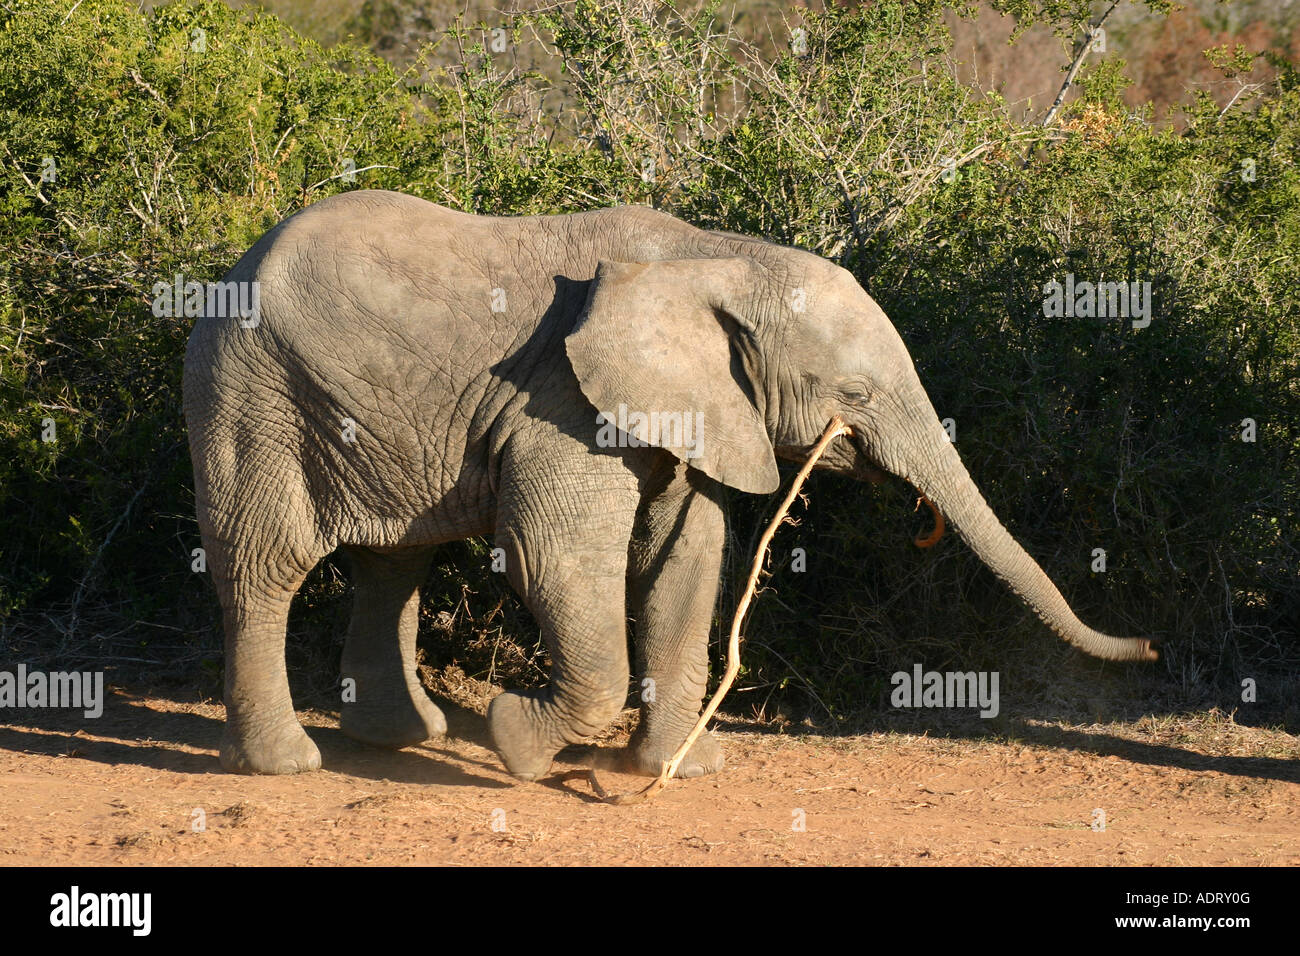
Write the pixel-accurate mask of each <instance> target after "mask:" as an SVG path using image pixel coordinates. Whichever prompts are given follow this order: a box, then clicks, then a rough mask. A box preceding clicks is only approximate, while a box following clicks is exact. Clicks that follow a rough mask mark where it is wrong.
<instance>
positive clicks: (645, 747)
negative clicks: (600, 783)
mask: <svg viewBox="0 0 1300 956" xmlns="http://www.w3.org/2000/svg"><path fill="white" fill-rule="evenodd" d="M679 746H681V743H680V740H679V742H678V743H677V744H674V745H672V746H669V745H667V744H666V743H665V742H664V740H663V739H648V740H644V739H643V740H633V741H632V743H631V744H629V745H628V750H627V762H628V769H629V770H630V771H631V772H632V773H639V774H642V775H643V776H646V777H657V776H659V774H660V773H661V772H662V768H663V765H664V764H665V763H666V762H667V761H669V760H672V759H673V754H675V753H676V752H677V748H678V747H679ZM725 763H726V758H725V757H724V756H723V753H722V744H721V742H719V740H718V738H717V737H715V736H713V734H711V733H708V732H705V733H702V734H700V736H699V737H698V738H697V739H696V741H695V743H693V744H691V749H690V750H688V751H686V756H685V757H683V758H682V762H681V763H680V764H679V765H678V767H677V772H676V773H675V774H673V776H675V777H703V776H704V775H705V774H709V773H717V772H718V771H719V770H721V769H722V767H723V764H725Z"/></svg>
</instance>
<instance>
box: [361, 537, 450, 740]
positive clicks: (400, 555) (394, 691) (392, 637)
mask: <svg viewBox="0 0 1300 956" xmlns="http://www.w3.org/2000/svg"><path fill="white" fill-rule="evenodd" d="M347 551H348V556H349V558H350V559H351V564H352V584H353V588H354V591H355V597H354V599H353V600H354V603H353V606H352V621H351V623H350V624H349V625H348V636H347V642H346V643H345V644H344V646H343V668H342V669H343V680H344V682H345V683H344V685H343V704H342V709H341V717H340V721H339V723H340V726H341V727H342V729H343V732H344V733H345V734H347V735H348V736H349V737H353V738H355V739H357V740H362V741H365V742H366V743H368V744H376V745H378V746H380V747H393V748H401V747H409V746H411V745H413V744H418V743H421V742H422V741H425V740H428V739H429V738H431V737H440V736H442V735H443V734H445V733H446V732H447V722H446V720H445V719H444V718H443V715H442V711H441V710H439V709H438V707H437V705H435V704H434V703H433V701H431V700H430V699H429V696H428V695H427V694H426V693H425V692H424V688H423V687H422V686H421V685H420V678H419V675H418V674H417V673H416V668H415V638H416V631H417V629H418V620H419V610H420V592H419V588H420V584H421V583H422V582H423V581H424V576H425V574H426V572H427V571H428V569H429V561H430V558H431V555H432V549H430V548H406V549H403V550H400V551H391V552H380V551H372V550H370V549H369V548H348V549H347ZM348 682H351V683H348Z"/></svg>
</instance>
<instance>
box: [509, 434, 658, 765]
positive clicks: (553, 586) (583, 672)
mask: <svg viewBox="0 0 1300 956" xmlns="http://www.w3.org/2000/svg"><path fill="white" fill-rule="evenodd" d="M567 444H568V440H567V439H566V438H565V437H564V436H562V435H557V436H555V437H554V438H553V439H552V440H551V441H550V442H549V446H550V447H549V448H548V450H547V451H546V452H545V453H540V452H539V453H537V454H535V455H532V456H529V455H520V456H518V457H515V456H511V455H508V456H507V459H508V463H507V466H506V467H505V469H503V470H504V475H503V480H502V485H503V487H502V494H501V499H500V500H501V504H500V506H499V508H498V518H497V533H496V544H497V546H498V547H501V548H503V549H504V550H505V561H506V568H507V573H508V575H509V577H510V583H511V584H512V585H513V586H514V588H515V590H516V591H518V592H519V594H520V596H521V597H522V598H523V599H524V602H525V603H526V604H527V605H528V607H529V609H530V610H531V611H532V612H533V616H534V617H535V618H536V619H537V623H538V624H539V625H540V626H541V629H542V638H543V640H544V641H545V642H546V647H547V650H548V651H549V652H550V655H551V681H550V684H549V685H548V686H547V687H546V688H544V689H543V690H540V691H527V692H517V691H506V692H505V693H503V694H501V695H499V696H498V697H497V698H496V699H494V700H493V701H492V704H491V707H490V708H489V710H488V724H489V726H490V728H491V731H492V739H493V743H494V744H495V745H496V748H497V751H498V753H500V754H501V759H502V760H503V761H504V762H505V765H506V769H508V770H509V771H510V772H511V773H512V774H513V775H514V776H516V777H518V778H519V779H521V780H536V779H537V778H538V777H541V776H542V775H543V774H545V773H546V772H547V770H549V769H550V766H551V761H552V759H553V758H554V757H555V755H556V753H558V752H559V751H560V750H561V749H562V748H563V747H564V746H565V745H567V744H573V743H580V742H582V741H583V740H585V739H586V738H588V737H591V736H592V735H594V734H597V733H600V732H601V731H602V730H604V729H605V728H606V727H608V726H609V724H610V723H611V722H612V721H613V719H614V718H615V717H617V716H618V713H619V711H620V710H622V708H623V704H624V702H625V701H626V700H627V689H628V661H627V610H626V606H627V602H626V586H627V584H626V581H627V551H628V540H629V539H630V538H631V535H632V525H633V521H634V519H635V516H636V509H637V505H638V503H639V501H640V492H639V489H638V487H637V482H636V479H635V477H634V476H633V475H632V474H631V473H630V472H629V471H628V470H627V468H626V467H625V466H624V465H623V464H622V462H621V461H620V460H619V459H618V458H616V457H613V456H609V457H605V456H593V455H590V454H589V453H588V452H587V451H586V449H585V448H581V447H575V449H574V454H573V456H572V457H568V456H566V454H565V452H566V450H567V448H566V445H567Z"/></svg>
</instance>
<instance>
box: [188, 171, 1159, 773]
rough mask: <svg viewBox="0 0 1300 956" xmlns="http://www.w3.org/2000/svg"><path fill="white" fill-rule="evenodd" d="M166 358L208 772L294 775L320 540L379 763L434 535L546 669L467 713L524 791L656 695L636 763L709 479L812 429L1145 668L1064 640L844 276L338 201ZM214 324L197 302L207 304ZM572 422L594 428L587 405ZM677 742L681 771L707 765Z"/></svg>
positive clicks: (606, 214)
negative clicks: (211, 599)
mask: <svg viewBox="0 0 1300 956" xmlns="http://www.w3.org/2000/svg"><path fill="white" fill-rule="evenodd" d="M225 282H226V283H241V284H242V283H252V284H254V285H253V288H254V289H256V290H257V292H258V294H257V296H256V297H255V301H258V303H259V304H258V309H257V315H256V316H253V317H251V318H250V315H249V314H247V313H242V316H243V317H242V318H238V319H237V318H236V317H233V316H232V315H229V314H225V312H226V310H222V309H220V308H218V309H213V308H211V305H212V297H211V295H209V299H208V308H207V309H206V311H205V313H204V315H202V316H201V317H200V318H198V319H197V320H196V324H195V326H194V329H193V332H192V334H191V335H190V339H189V345H188V349H187V351H186V356H185V380H184V397H185V417H186V421H187V423H188V426H189V438H190V449H191V454H192V458H193V463H194V484H195V497H196V501H197V511H198V522H199V528H200V531H201V533H202V540H203V545H204V547H205V549H206V552H207V555H208V563H209V567H210V569H211V571H212V574H213V580H214V583H215V587H216V590H217V594H218V597H219V599H220V602H221V606H222V609H223V619H224V628H225V642H226V643H225V646H226V688H225V702H226V708H227V716H226V728H225V734H224V737H223V741H222V745H221V762H222V765H223V766H224V767H226V768H227V769H229V770H234V771H239V772H244V773H289V772H294V771H302V770H312V769H315V768H317V767H319V766H320V753H319V751H318V750H317V748H316V745H315V744H314V743H313V742H312V741H311V739H310V738H309V737H308V736H307V734H306V733H305V732H304V731H303V729H302V727H301V726H300V725H299V723H298V720H297V718H296V716H295V714H294V710H293V705H292V701H291V699H290V694H289V683H288V678H287V675H286V671H285V660H284V641H285V625H286V620H287V615H288V612H289V604H290V600H291V598H292V597H293V595H294V593H295V591H296V590H297V589H298V587H299V586H300V585H301V583H302V581H303V579H304V578H305V577H306V576H307V574H308V572H309V571H310V570H311V569H312V568H313V566H314V565H315V564H316V563H317V562H318V561H320V560H321V559H322V558H323V557H325V556H326V555H328V554H330V553H331V552H332V551H334V550H335V549H336V548H343V549H345V550H346V551H347V552H348V553H349V554H350V555H351V559H352V565H353V583H354V585H355V591H356V596H355V606H354V610H353V612H352V618H351V622H350V625H349V628H348V632H347V638H346V645H345V649H344V653H343V674H344V677H345V678H349V679H351V680H352V681H354V682H355V683H354V685H353V686H354V688H355V701H348V702H345V703H344V704H343V707H342V711H341V713H342V718H341V722H342V728H343V730H344V731H345V732H347V733H348V734H349V735H351V736H353V737H356V738H359V739H361V740H364V741H368V742H371V743H375V744H379V745H384V746H390V747H403V746H409V745H412V744H414V743H417V742H419V741H423V740H425V739H427V738H429V737H431V736H434V735H438V734H440V733H442V732H444V730H445V726H446V725H445V722H444V719H443V715H442V714H441V712H440V711H439V710H438V708H437V707H436V706H434V704H433V703H432V701H431V700H429V698H428V697H427V696H426V695H425V693H424V691H423V689H422V688H421V686H420V683H419V681H418V679H417V676H416V672H415V639H416V624H417V608H418V588H419V585H420V584H421V582H422V580H423V578H424V576H425V574H426V571H427V570H428V568H429V565H430V562H431V554H432V552H433V550H434V549H435V548H436V547H437V546H438V545H439V544H440V543H443V542H447V541H452V540H457V539H462V538H465V537H468V536H472V535H493V536H494V537H495V543H496V546H497V547H499V548H501V549H503V552H504V557H505V564H506V571H507V574H508V576H509V580H510V583H511V585H512V586H513V587H514V589H515V590H516V591H517V592H518V593H519V595H520V596H521V597H522V599H523V600H524V602H525V603H526V604H527V606H528V607H529V608H530V609H531V611H532V613H533V614H534V616H535V617H536V619H537V621H538V623H539V625H540V627H541V630H542V633H543V637H544V640H545V642H546V645H547V647H548V649H549V651H550V654H551V658H552V661H553V667H552V671H551V675H550V684H549V686H547V687H546V688H545V689H544V690H542V691H534V692H527V693H521V692H506V693H503V694H501V695H500V696H499V697H497V698H496V699H495V700H494V701H493V702H492V705H491V707H490V709H489V713H488V723H489V727H490V730H491V733H492V738H493V741H494V744H495V746H496V748H497V750H498V751H499V753H500V755H501V758H502V760H503V761H504V762H505V766H506V768H507V769H508V770H509V771H510V772H511V773H512V774H514V776H516V777H518V778H520V779H523V780H532V779H536V778H537V777H538V776H540V775H542V774H545V773H546V772H547V770H548V768H549V767H550V765H551V760H552V758H553V756H554V755H555V754H556V753H557V752H558V751H559V750H560V749H561V748H562V747H564V746H565V745H566V744H569V743H573V742H577V741H580V740H582V739H584V738H586V737H589V736H590V735H592V734H595V733H598V732H599V731H601V730H603V729H604V728H605V727H607V726H608V724H609V723H610V722H611V721H612V719H613V718H614V717H615V716H616V715H617V714H618V712H619V710H620V709H621V708H622V706H623V705H624V703H625V701H626V699H627V695H628V687H629V684H628V681H629V660H628V651H627V639H626V630H625V628H626V621H627V619H628V617H629V616H630V617H632V618H633V619H634V620H635V623H636V640H635V641H634V647H635V649H636V651H635V661H634V663H635V667H636V676H637V678H638V681H639V682H640V681H642V680H644V679H645V678H650V679H652V680H653V681H654V686H655V688H656V692H655V694H654V695H653V697H654V700H653V701H652V702H648V703H646V704H645V705H644V710H643V719H642V721H641V723H640V726H639V728H638V730H637V732H636V734H635V735H634V737H633V739H632V741H631V743H630V746H629V754H628V756H629V763H630V765H631V766H632V767H633V768H635V769H637V770H640V771H642V772H644V773H647V774H657V773H658V772H659V769H660V765H661V761H663V760H665V759H667V758H668V757H669V756H670V755H671V754H672V753H673V751H674V750H675V749H676V748H677V747H678V746H679V745H680V743H681V742H682V741H683V740H684V739H685V736H686V734H687V733H688V731H689V730H690V728H691V726H692V724H693V722H694V720H695V719H696V717H697V715H698V714H699V708H700V703H701V699H702V697H703V694H704V691H705V682H706V678H707V670H708V658H707V646H708V634H709V628H710V621H711V614H712V609H713V606H714V597H715V594H716V591H717V586H718V578H719V570H720V563H721V557H722V550H723V511H722V508H721V506H720V495H721V491H722V486H723V485H727V486H730V487H731V488H734V489H738V490H740V491H744V492H750V493H754V494H766V493H769V492H771V491H773V490H775V489H776V488H777V486H778V473H777V464H776V463H777V459H778V458H781V459H789V460H793V461H798V460H802V459H803V458H804V457H805V456H806V454H807V453H808V450H809V448H810V446H811V445H812V444H813V443H814V442H815V440H816V439H817V438H818V436H819V434H820V433H821V431H822V429H823V428H824V427H825V425H826V423H827V421H828V420H829V419H830V418H831V416H833V415H839V416H841V417H842V418H843V419H844V421H845V422H846V423H847V424H848V425H849V426H850V427H851V429H852V433H851V435H849V436H845V437H841V438H837V439H836V440H835V442H834V444H833V445H832V446H831V447H830V449H829V450H828V452H827V454H826V456H825V457H824V458H823V459H822V464H821V465H819V467H824V468H829V469H833V470H836V471H839V472H842V473H848V474H852V475H856V476H859V477H864V478H865V477H877V478H878V477H879V475H880V470H884V471H887V472H892V473H893V474H895V475H898V476H901V477H902V478H904V479H906V480H907V481H909V482H911V483H912V484H913V485H915V486H916V488H917V489H919V490H920V491H921V492H922V493H923V494H925V495H926V496H928V497H929V499H930V500H931V501H932V502H934V503H935V505H936V506H937V507H938V508H939V509H941V510H942V512H943V513H944V514H946V515H947V516H948V518H949V519H950V520H951V521H952V522H953V523H955V524H956V526H957V528H958V530H959V531H960V533H961V536H962V537H963V539H964V540H965V541H966V542H967V543H968V544H969V545H970V546H971V547H972V548H973V549H974V550H975V552H976V553H977V554H978V555H979V556H980V558H981V559H982V560H983V561H984V562H985V563H986V564H987V565H988V566H989V567H990V568H991V569H992V570H993V571H994V572H995V573H996V574H997V575H998V576H999V577H1001V578H1002V579H1003V580H1004V581H1005V582H1006V583H1007V584H1008V585H1010V587H1011V588H1012V589H1014V590H1015V591H1016V593H1017V594H1019V595H1020V596H1021V597H1022V598H1023V599H1024V600H1025V602H1026V603H1028V604H1029V605H1030V606H1031V607H1032V608H1033V609H1034V610H1035V611H1036V612H1037V613H1038V615H1039V616H1040V617H1041V618H1042V619H1043V620H1044V621H1045V622H1046V623H1047V624H1048V625H1049V626H1050V627H1051V628H1052V629H1053V630H1055V631H1056V632H1057V633H1058V634H1060V635H1061V636H1062V637H1064V638H1065V639H1066V640H1067V641H1069V642H1070V643H1071V644H1073V645H1075V646H1076V647H1078V648H1079V649H1081V650H1083V651H1086V652H1087V653H1089V654H1093V655H1096V656H1098V657H1103V658H1107V659H1111V660H1141V659H1151V658H1153V657H1154V652H1153V651H1152V650H1151V648H1150V645H1149V642H1148V641H1146V640H1140V639H1132V638H1128V639H1123V638H1116V637H1110V636H1108V635H1106V634H1102V633H1100V632H1098V631H1095V630H1092V629H1091V628H1089V627H1087V626H1085V625H1084V624H1083V623H1081V622H1080V621H1079V620H1078V618H1077V617H1075V615H1074V614H1073V612H1072V611H1071V610H1070V608H1069V606H1068V605H1067V604H1066V602H1065V600H1064V599H1063V598H1062V596H1061V594H1060V592H1059V591H1058V590H1057V589H1056V587H1055V586H1054V585H1053V584H1052V582H1051V581H1050V580H1049V579H1048V578H1047V576H1046V575H1045V574H1044V572H1043V571H1042V569H1041V568H1040V567H1039V566H1038V565H1037V564H1036V563H1035V562H1034V560H1033V559H1032V558H1031V557H1029V555H1028V554H1026V553H1025V551H1024V550H1023V549H1022V548H1021V547H1020V546H1019V545H1018V544H1017V543H1016V541H1015V540H1014V539H1013V538H1012V537H1011V535H1010V534H1009V533H1008V532H1007V531H1006V529H1005V528H1004V527H1003V526H1002V525H1001V524H1000V523H999V521H998V520H997V518H996V517H995V516H994V514H993V513H992V511H991V510H990V508H989V507H988V505H987V504H986V502H985V501H984V499H983V497H982V496H981V495H980V492H979V490H978V489H977V488H976V487H975V485H974V483H973V482H972V480H971V478H970V476H969V475H968V474H967V472H966V470H965V468H964V467H963V465H962V463H961V461H960V459H959V458H958V456H957V453H956V451H955V449H954V446H953V445H952V444H951V443H950V442H948V441H947V440H946V439H947V436H946V435H945V432H944V430H943V428H942V426H941V425H940V422H939V419H938V417H937V416H936V414H935V411H934V409H933V408H932V406H931V404H930V401H929V399H928V398H927V397H926V393H925V391H924V389H923V388H922V386H921V383H920V380H919V379H918V377H917V374H916V371H915V369H914V367H913V364H912V361H911V359H910V357H909V355H908V352H907V349H906V347H905V346H904V345H903V342H902V339H901V338H900V337H899V335H898V333H897V332H896V331H895V330H894V328H893V326H892V325H891V324H890V322H889V320H888V319H887V318H886V317H885V315H884V313H883V312H882V311H881V309H880V308H879V307H878V306H877V305H876V303H875V302H874V301H872V299H871V298H870V297H869V296H868V295H867V294H866V293H865V292H864V291H863V290H862V288H861V287H860V286H859V285H858V284H857V282H855V281H854V279H853V277H852V276H851V275H850V274H849V273H848V272H846V271H845V270H844V269H841V268H839V267H838V266H835V265H833V264H831V263H830V262H827V261H826V260H824V259H822V258H820V257H818V256H816V255H813V254H811V253H807V252H802V251H799V250H795V249H790V248H786V247H782V246H779V245H774V244H772V243H769V242H765V241H761V240H758V239H753V238H747V237H744V236H739V235H732V234H728V233H720V232H710V231H705V230H702V229H698V228H695V227H694V226H691V225H688V224H687V223H684V222H682V221H680V220H678V219H675V218H673V217H672V216H669V215H666V214H664V213H660V212H657V211H654V210H651V209H648V208H642V207H635V206H625V207H616V208H610V209H599V210H594V211H591V212H583V213H576V214H572V215H562V216H533V217H521V218H495V217H486V216H474V215H468V214H464V213H460V212H455V211H452V210H450V209H445V208H443V207H440V206H436V205H433V204H431V203H428V202H425V201H424V200H421V199H416V198H412V197H409V196H404V195H401V194H398V193H392V192H382V191H358V192H351V193H347V194H343V195H339V196H335V197H333V198H330V199H326V200H324V201H322V202H319V203H316V204H315V205H313V206H310V207H309V208H307V209H305V210H303V211H301V212H299V213H298V214H296V215H294V216H292V217H290V218H288V219H286V220H285V221H284V222H282V223H280V224H279V225H278V226H276V227H275V228H273V229H272V230H271V231H270V232H268V233H267V234H266V235H265V236H263V237H262V238H261V239H260V240H259V241H258V242H257V244H256V245H254V246H253V248H252V249H250V250H249V251H248V252H247V253H246V254H245V255H244V256H243V258H241V259H240V260H239V262H238V263H237V264H236V265H235V267H234V269H233V270H232V271H231V272H230V273H229V274H228V275H227V276H226V278H225ZM214 313H219V314H214ZM598 413H604V415H603V416H600V417H598ZM722 762H723V758H722V753H721V749H720V746H719V744H718V742H717V740H716V739H714V738H713V737H712V736H704V737H702V738H701V739H700V740H699V741H698V742H697V743H696V744H695V745H694V747H693V749H692V751H691V752H690V754H688V756H687V758H686V760H685V761H684V763H683V764H682V766H681V768H680V769H679V771H678V772H679V774H683V775H688V776H690V775H698V774H702V773H708V772H712V771H715V770H718V769H719V768H720V767H721V766H722Z"/></svg>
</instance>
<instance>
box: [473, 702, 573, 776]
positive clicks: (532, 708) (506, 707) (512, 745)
mask: <svg viewBox="0 0 1300 956" xmlns="http://www.w3.org/2000/svg"><path fill="white" fill-rule="evenodd" d="M541 703H542V700H541V698H540V696H539V695H536V694H518V693H515V692H514V691H506V692H505V693H504V694H499V695H498V696H497V697H496V698H495V699H494V700H493V701H492V703H491V705H489V707H488V715H487V719H488V728H489V729H490V730H491V731H492V743H493V746H495V747H496V749H497V753H499V754H500V755H501V760H502V762H503V763H505V765H506V769H507V770H509V771H510V773H511V775H512V776H514V777H516V778H517V779H519V780H524V781H528V782H531V781H533V780H537V779H538V778H540V777H542V776H544V775H545V774H546V772H547V771H549V770H550V769H551V761H552V760H553V759H554V757H555V755H556V754H557V753H559V751H560V748H561V747H562V746H563V745H564V743H563V741H562V740H561V741H558V742H556V741H553V740H552V739H551V735H550V734H548V733H546V729H545V724H544V722H543V720H542V715H541V707H540V705H541Z"/></svg>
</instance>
